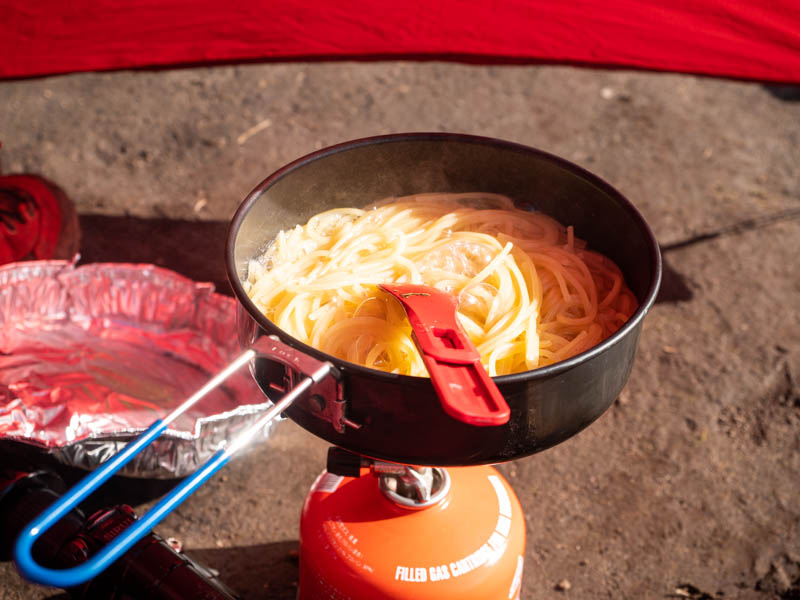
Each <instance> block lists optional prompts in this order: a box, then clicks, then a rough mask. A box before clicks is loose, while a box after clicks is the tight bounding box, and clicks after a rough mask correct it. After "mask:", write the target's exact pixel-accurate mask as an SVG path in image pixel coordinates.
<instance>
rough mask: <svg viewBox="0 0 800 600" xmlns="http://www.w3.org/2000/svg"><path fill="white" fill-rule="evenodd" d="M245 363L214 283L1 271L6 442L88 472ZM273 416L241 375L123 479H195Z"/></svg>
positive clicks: (51, 270)
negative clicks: (225, 448) (235, 362)
mask: <svg viewBox="0 0 800 600" xmlns="http://www.w3.org/2000/svg"><path fill="white" fill-rule="evenodd" d="M239 352H240V349H239V346H238V341H237V330H236V309H235V301H234V300H233V299H232V298H229V297H226V296H223V295H220V294H215V293H214V287H213V285H212V284H208V283H196V282H194V281H191V280H189V279H186V278H185V277H183V276H181V275H179V274H177V273H174V272H172V271H168V270H166V269H162V268H160V267H155V266H153V265H131V264H117V263H113V264H112V263H102V264H91V265H84V266H81V267H76V266H75V264H74V263H72V262H65V261H31V262H22V263H15V264H11V265H6V266H4V267H0V440H13V441H15V442H21V443H24V444H30V445H34V446H37V447H39V448H42V449H44V450H45V451H47V452H49V453H51V454H52V455H53V456H54V457H55V458H56V459H57V460H59V461H60V462H63V463H65V464H68V465H71V466H78V467H82V468H86V469H92V468H94V467H96V466H97V465H99V464H100V463H101V462H103V461H104V460H105V459H106V458H108V456H110V455H111V454H113V453H115V452H116V451H117V450H119V449H120V448H121V447H122V446H124V444H125V443H126V442H127V441H129V440H130V439H131V438H132V437H135V435H136V434H137V433H139V432H141V431H142V430H144V429H146V428H147V426H148V425H150V424H151V423H152V422H153V421H154V420H156V419H158V418H161V417H164V416H165V415H166V414H167V413H169V411H170V410H171V409H172V408H174V407H176V406H177V405H179V404H180V403H181V402H182V401H183V400H185V399H186V398H187V397H189V396H190V395H191V394H193V393H194V392H195V391H197V390H198V389H199V388H200V387H201V386H202V385H203V384H204V383H206V382H207V381H208V379H210V377H211V375H213V374H214V373H215V372H217V371H218V370H220V369H221V368H222V367H223V366H225V365H226V364H227V363H228V362H229V360H230V359H232V358H233V357H235V356H236V355H237V354H238V353H239ZM270 405H271V404H270V402H269V401H268V400H267V399H266V398H265V397H264V395H263V394H262V393H261V391H260V390H259V389H258V386H257V385H256V384H255V382H254V381H253V380H252V377H251V376H250V373H249V371H248V370H247V369H246V368H243V369H242V370H241V371H240V372H238V373H236V374H235V375H233V376H232V377H231V378H229V379H228V380H227V381H226V383H225V384H224V385H223V386H221V387H219V388H217V389H216V390H214V391H213V392H212V393H211V394H209V395H208V396H206V397H205V398H204V399H202V400H201V401H200V402H199V403H198V404H196V405H195V406H194V407H193V408H192V409H190V410H189V411H187V412H186V413H185V414H184V415H182V416H181V417H180V418H178V419H177V420H175V421H174V422H173V423H171V424H170V426H169V428H168V430H167V431H166V432H165V433H164V434H163V435H162V436H161V437H160V438H158V439H157V440H156V441H155V442H154V443H153V444H151V445H150V446H149V447H148V448H146V449H145V450H144V451H142V453H140V454H139V455H138V456H137V457H136V458H135V459H134V460H133V461H132V462H131V463H129V464H128V465H127V466H126V467H125V469H124V470H123V471H122V473H123V474H125V475H128V476H136V477H150V478H152V477H183V476H185V475H188V474H189V473H191V472H193V471H194V470H196V469H197V468H198V467H199V466H200V465H201V464H202V463H203V462H204V461H205V460H206V459H207V458H208V457H209V456H211V454H213V453H214V452H215V451H216V450H217V449H218V448H219V447H220V445H221V444H222V443H223V442H224V441H225V440H227V439H232V438H233V437H235V436H236V434H237V433H238V432H239V431H241V430H242V429H244V428H245V427H247V426H248V425H250V424H251V423H252V422H254V421H255V420H256V419H257V418H258V416H260V415H261V414H262V413H263V412H264V411H265V410H266V409H267V408H268V407H269V406H270ZM268 435H269V428H268V427H266V428H265V429H264V430H263V431H262V432H261V434H260V436H257V437H256V439H261V440H263V439H265V438H266V437H267V436H268Z"/></svg>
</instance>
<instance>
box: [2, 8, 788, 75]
mask: <svg viewBox="0 0 800 600" xmlns="http://www.w3.org/2000/svg"><path fill="white" fill-rule="evenodd" d="M344 58H358V59H375V58H410V59H426V58H436V59H455V60H465V61H475V62H500V63H502V62H521V63H528V62H533V63H535V62H550V63H566V64H583V65H598V66H613V67H633V68H643V69H656V70H669V71H680V72H688V73H701V74H708V75H718V76H725V77H735V78H745V79H758V80H771V81H782V82H798V81H800V0H738V1H737V0H660V1H658V0H606V1H605V2H588V1H586V0H574V1H565V2H561V1H554V0H441V1H439V2H436V1H435V0H426V1H422V0H394V1H392V0H345V1H340V2H322V1H321V0H271V1H267V0H261V1H251V2H247V1H244V0H241V1H237V0H228V1H216V0H215V1H212V0H122V1H120V0H83V1H81V0H72V1H64V0H0V77H4V78H9V77H26V76H35V75H46V74H53V73H65V72H71V71H91V70H108V69H123V68H132V67H151V66H165V65H180V64H201V63H213V62H240V61H244V60H273V59H303V60H316V59H344Z"/></svg>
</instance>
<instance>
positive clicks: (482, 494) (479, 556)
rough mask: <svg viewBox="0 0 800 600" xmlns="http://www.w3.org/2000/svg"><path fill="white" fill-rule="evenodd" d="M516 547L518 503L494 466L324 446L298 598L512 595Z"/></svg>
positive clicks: (520, 537) (311, 497)
mask: <svg viewBox="0 0 800 600" xmlns="http://www.w3.org/2000/svg"><path fill="white" fill-rule="evenodd" d="M524 555H525V521H524V517H523V514H522V508H521V507H520V503H519V500H518V499H517V496H516V495H515V494H514V491H513V489H512V488H511V486H510V485H509V484H508V482H507V481H506V480H505V479H504V478H503V477H502V475H500V473H499V472H498V471H497V470H496V469H494V468H492V467H487V466H478V467H451V468H448V469H443V468H437V467H433V468H432V467H411V466H406V465H399V464H395V463H387V462H381V461H373V460H370V459H364V458H362V457H359V456H357V455H354V454H351V453H349V452H346V451H344V450H341V449H340V448H331V449H330V451H329V454H328V466H327V469H326V470H325V471H323V472H322V474H321V475H320V476H319V477H318V478H317V480H316V482H315V483H314V485H313V486H312V487H311V490H310V491H309V493H308V496H307V497H306V500H305V503H304V506H303V512H302V517H301V520H300V585H299V590H298V600H317V599H319V598H334V599H336V600H367V599H369V600H400V599H403V600H407V599H408V598H414V599H415V600H428V599H436V600H442V599H443V598H459V599H465V600H469V599H470V598H474V599H481V600H485V599H486V598H493V599H495V598H508V599H509V600H518V599H519V597H520V588H521V584H522V567H523V560H524Z"/></svg>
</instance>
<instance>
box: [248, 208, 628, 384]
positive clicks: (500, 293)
mask: <svg viewBox="0 0 800 600" xmlns="http://www.w3.org/2000/svg"><path fill="white" fill-rule="evenodd" d="M386 282H402V283H416V284H424V285H430V286H433V287H436V288H438V289H440V290H442V291H446V292H448V293H451V294H453V295H454V296H456V298H457V299H458V319H459V322H460V323H461V325H462V326H463V328H464V330H465V331H466V333H467V335H469V337H470V339H472V341H473V343H474V344H475V346H476V347H477V349H478V351H479V352H480V355H481V361H482V362H483V365H484V367H485V368H486V370H487V372H488V373H489V374H490V375H492V376H494V375H504V374H508V373H516V372H520V371H528V370H531V369H535V368H537V367H541V366H544V365H549V364H552V363H555V362H557V361H560V360H563V359H565V358H568V357H570V356H574V355H576V354H578V353H580V352H583V351H584V350H586V349H588V348H590V347H592V346H594V345H595V344H597V343H598V342H600V341H602V340H603V339H605V338H607V337H608V336H610V335H611V334H612V333H614V332H615V331H616V330H617V329H619V328H620V327H621V326H622V324H623V323H624V322H625V321H626V320H627V319H628V318H630V316H631V314H632V313H633V312H634V310H635V309H636V306H637V303H636V299H635V297H634V296H633V294H632V293H631V292H630V290H628V288H627V287H626V286H625V283H624V281H623V277H622V273H621V271H620V270H619V268H618V267H617V266H616V265H615V264H614V263H613V262H612V261H611V260H609V259H608V258H606V257H604V256H602V255H600V254H597V253H596V252H592V251H591V250H588V249H586V247H585V243H584V242H583V241H581V240H579V239H578V238H576V237H575V235H574V232H573V229H572V227H564V226H562V225H561V224H559V223H558V222H557V221H555V220H554V219H552V218H550V217H548V216H546V215H544V214H542V213H540V212H532V211H525V210H520V209H517V208H515V207H514V204H513V202H512V201H511V200H510V199H509V198H506V197H504V196H499V195H495V194H486V193H469V194H421V195H416V196H408V197H403V198H392V199H388V200H385V201H382V202H380V203H377V204H375V205H373V206H371V207H368V208H366V209H358V208H340V209H334V210H330V211H327V212H323V213H320V214H318V215H315V216H314V217H312V218H311V219H310V220H309V221H308V223H306V224H305V225H303V226H300V225H298V226H297V227H295V228H294V229H290V230H286V231H281V232H280V233H279V234H278V235H277V237H276V238H275V239H274V240H273V241H272V243H271V244H270V245H269V246H268V248H267V250H266V251H265V253H264V254H263V255H262V256H261V257H259V258H258V259H256V260H253V261H251V263H250V265H249V269H248V281H247V284H246V288H247V289H248V294H249V296H250V298H251V299H252V300H253V302H254V303H255V305H256V306H257V307H258V308H259V310H261V311H262V312H263V313H264V314H265V315H266V317H267V318H268V319H270V320H271V321H272V322H273V323H275V324H276V325H277V326H278V327H280V328H281V329H282V330H284V331H285V332H287V333H288V334H290V335H291V336H293V337H295V338H297V339H298V340H301V341H302V342H304V343H306V344H308V345H310V346H313V347H315V348H317V349H319V350H321V351H323V352H326V353H328V354H331V355H333V356H336V357H338V358H341V359H344V360H347V361H350V362H354V363H358V364H361V365H365V366H368V367H372V368H375V369H381V370H384V371H390V372H393V373H401V374H406V375H416V376H427V371H426V369H425V365H424V363H423V362H422V359H421V357H420V355H419V353H418V351H417V348H416V346H415V344H414V341H413V338H412V333H411V326H410V325H409V324H408V321H407V319H406V316H405V312H404V311H403V308H402V307H401V306H400V303H399V302H397V301H396V300H395V299H394V298H393V297H392V296H390V295H389V294H388V293H386V292H384V291H382V290H380V289H379V288H378V284H380V283H386Z"/></svg>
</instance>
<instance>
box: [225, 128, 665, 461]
mask: <svg viewBox="0 0 800 600" xmlns="http://www.w3.org/2000/svg"><path fill="white" fill-rule="evenodd" d="M476 191H478V192H491V193H497V194H503V195H506V196H509V197H510V198H511V199H512V200H513V201H514V203H515V205H516V206H517V207H518V208H522V209H525V210H538V211H542V212H543V213H545V214H547V215H549V216H551V217H553V218H555V219H556V220H558V221H559V222H561V223H562V224H564V225H573V226H574V230H575V235H576V236H577V237H579V238H582V239H584V240H586V242H587V244H588V246H589V248H591V249H592V250H595V251H597V252H600V253H602V254H604V255H605V256H607V257H609V258H610V259H611V260H613V261H614V262H615V263H616V264H617V265H619V267H620V268H621V270H622V272H623V275H624V277H625V281H626V283H627V285H628V287H629V288H630V289H631V291H632V292H633V293H634V295H635V296H636V298H637V299H638V302H639V307H638V309H637V310H636V312H634V314H633V315H632V317H631V318H630V320H629V321H628V322H627V323H625V325H623V327H622V328H621V329H620V330H619V331H617V332H616V333H615V334H614V335H612V336H611V337H609V338H608V339H606V340H604V341H603V342H601V343H600V344H598V345H597V346H595V347H593V348H591V349H589V350H587V351H585V352H583V353H581V354H579V355H577V356H574V357H572V358H569V359H567V360H564V361H561V362H558V363H556V364H553V365H550V366H546V367H542V368H538V369H534V370H531V371H527V372H523V373H516V374H512V375H502V376H499V377H495V378H494V381H495V383H496V384H497V387H498V388H499V389H500V391H501V393H502V394H503V396H504V397H505V399H506V401H507V403H508V405H509V407H510V409H511V415H510V418H509V420H508V422H507V423H506V424H504V425H499V426H493V427H477V426H474V425H470V424H467V423H464V422H461V421H459V420H456V419H454V418H452V417H450V416H449V415H448V414H446V413H445V411H444V410H443V409H442V404H441V403H440V402H439V400H438V399H437V396H436V392H435V390H434V387H433V385H432V384H431V381H430V379H429V378H426V377H412V376H406V375H396V374H391V373H386V372H383V371H378V370H375V369H370V368H367V367H364V366H361V365H357V364H353V363H350V362H347V361H345V360H342V359H340V358H336V357H333V356H330V355H328V354H326V353H324V352H321V351H319V350H317V349H315V348H312V347H310V346H308V345H306V344H304V343H303V342H301V341H299V340H297V339H295V338H293V337H292V336H290V335H289V334H287V333H286V332H284V331H283V330H281V329H280V328H278V327H277V326H276V325H275V324H274V323H272V322H271V321H269V320H268V319H267V318H266V317H265V316H264V315H263V314H262V313H261V312H260V311H259V310H258V309H257V308H256V306H255V305H254V303H253V302H252V301H251V300H250V298H249V297H248V295H247V292H246V291H245V288H244V286H243V282H244V281H245V280H246V278H247V269H248V264H249V262H250V260H251V259H254V258H256V257H258V256H259V255H260V254H261V253H262V252H263V251H264V250H265V248H266V247H267V245H268V244H269V243H270V241H271V240H272V239H273V238H274V237H275V236H276V234H277V233H278V232H279V231H280V230H281V229H287V228H292V227H294V226H295V225H297V224H302V223H305V222H306V221H307V220H308V219H309V218H310V217H311V216H313V215H315V214H317V213H320V212H322V211H325V210H329V209H332V208H340V207H349V206H356V207H362V206H365V205H367V204H370V203H372V202H374V201H377V200H381V199H383V198H386V197H390V196H405V195H409V194H415V193H429V192H476ZM226 262H227V269H228V276H229V279H230V283H231V286H232V287H233V291H234V293H235V294H236V297H237V298H238V300H239V303H238V309H237V310H238V312H239V314H238V317H239V320H238V327H239V337H240V343H241V345H242V346H243V347H250V346H252V345H253V344H254V343H255V342H256V340H258V339H259V338H261V337H262V336H272V337H273V338H274V339H275V338H276V339H279V340H280V341H281V342H283V344H286V345H287V346H288V347H289V348H291V352H292V353H295V352H296V353H297V355H300V356H303V357H305V358H304V359H303V360H307V361H310V362H311V363H314V364H315V363H316V362H317V361H320V362H329V363H332V364H333V365H334V367H335V369H334V373H335V374H336V375H335V383H334V382H332V381H331V382H328V384H327V385H326V386H325V389H324V390H322V389H321V388H320V389H318V390H317V391H312V393H311V394H308V395H307V396H305V397H303V398H300V399H299V400H297V401H296V402H294V404H293V405H291V406H290V407H289V408H288V409H287V410H286V413H285V414H286V415H288V417H289V418H291V419H292V420H293V421H294V422H296V423H297V424H299V425H300V426H301V427H303V428H305V429H307V430H308V431H310V432H311V433H313V434H314V435H316V436H318V437H320V438H322V439H324V440H326V441H328V442H330V443H332V444H335V445H337V446H340V447H342V448H345V449H346V450H349V451H352V452H355V453H357V454H361V455H364V456H368V457H372V458H376V459H382V460H387V461H393V462H400V463H405V464H411V465H437V466H452V465H477V464H484V463H498V462H503V461H508V460H511V459H515V458H520V457H522V456H526V455H529V454H532V453H535V452H539V451H541V450H544V449H546V448H549V447H550V446H553V445H555V444H558V443H559V442H562V441H563V440H565V439H567V438H569V437H570V436H573V435H575V434H576V433H578V432H579V431H581V430H582V429H583V428H584V427H586V426H587V425H589V424H590V423H592V422H593V421H594V420H595V419H597V418H598V417H599V416H600V415H601V414H603V412H604V411H605V410H606V409H607V408H608V407H609V405H610V404H611V403H612V402H613V401H614V399H615V398H616V397H617V396H618V395H619V393H620V391H621V390H622V388H623V386H624V385H625V383H626V381H627V379H628V376H629V375H630V372H631V369H632V366H633V361H634V355H635V353H636V347H637V343H638V339H639V334H640V332H641V329H642V320H643V318H644V316H645V314H646V313H647V311H648V310H649V309H650V307H651V306H652V305H653V302H654V300H655V298H656V293H657V291H658V286H659V283H660V279H661V257H660V252H659V247H658V244H657V242H656V240H655V237H654V236H653V233H652V231H651V230H650V228H649V227H648V225H647V223H646V222H645V220H644V219H643V218H642V216H641V214H640V213H639V212H638V211H637V210H636V208H635V207H634V206H633V205H632V204H631V203H630V202H629V201H628V200H627V199H626V198H625V197H624V196H623V195H622V194H620V193H619V192H618V191H617V190H615V189H614V188H613V187H611V186H610V185H609V184H608V183H606V182H604V181H603V180H601V179H600V178H598V177H597V176H595V175H593V174H591V173H589V172H588V171H586V170H584V169H582V168H581V167H578V166H577V165H574V164H572V163H570V162H568V161H566V160H564V159H561V158H558V157H556V156H553V155H551V154H548V153H545V152H542V151H540V150H536V149H534V148H530V147H526V146H522V145H519V144H515V143H511V142H507V141H501V140H497V139H490V138H484V137H476V136H470V135H458V134H447V133H410V134H396V135H386V136H380V137H372V138H365V139H360V140H355V141H351V142H346V143H343V144H339V145H336V146H332V147H330V148H325V149H322V150H319V151H317V152H314V153H312V154H309V155H307V156H304V157H302V158H300V159H298V160H296V161H294V162H292V163H290V164H289V165H287V166H285V167H283V168H282V169H280V170H278V171H276V172H275V173H273V174H272V175H270V176H269V177H267V178H266V179H265V180H264V181H263V182H262V183H260V184H259V185H258V186H257V187H256V188H255V189H254V190H253V191H252V192H251V193H250V194H249V195H248V196H247V197H246V198H245V200H244V202H243V203H242V204H241V206H240V207H239V209H238V211H237V212H236V214H235V216H234V217H233V220H232V223H231V227H230V232H229V235H228V240H227V246H226ZM376 283H380V282H376ZM295 360H296V358H295ZM287 364H291V361H287V360H283V361H282V362H276V361H274V360H272V359H270V358H265V357H263V356H259V357H258V358H256V359H255V361H253V363H252V364H251V369H252V372H253V376H254V377H255V380H256V382H257V383H258V385H259V386H260V387H261V389H262V390H263V392H264V393H265V394H266V395H267V396H268V397H270V398H271V399H277V398H278V397H279V396H280V395H281V394H282V393H283V392H284V391H285V390H286V389H288V388H290V387H291V386H292V385H293V382H295V381H297V380H298V379H299V377H300V376H301V373H298V372H297V369H295V368H294V367H292V366H286V365H287ZM298 364H299V363H298ZM309 370H310V369H309ZM306 374H309V373H306ZM331 378H334V376H333V375H332V376H331Z"/></svg>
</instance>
